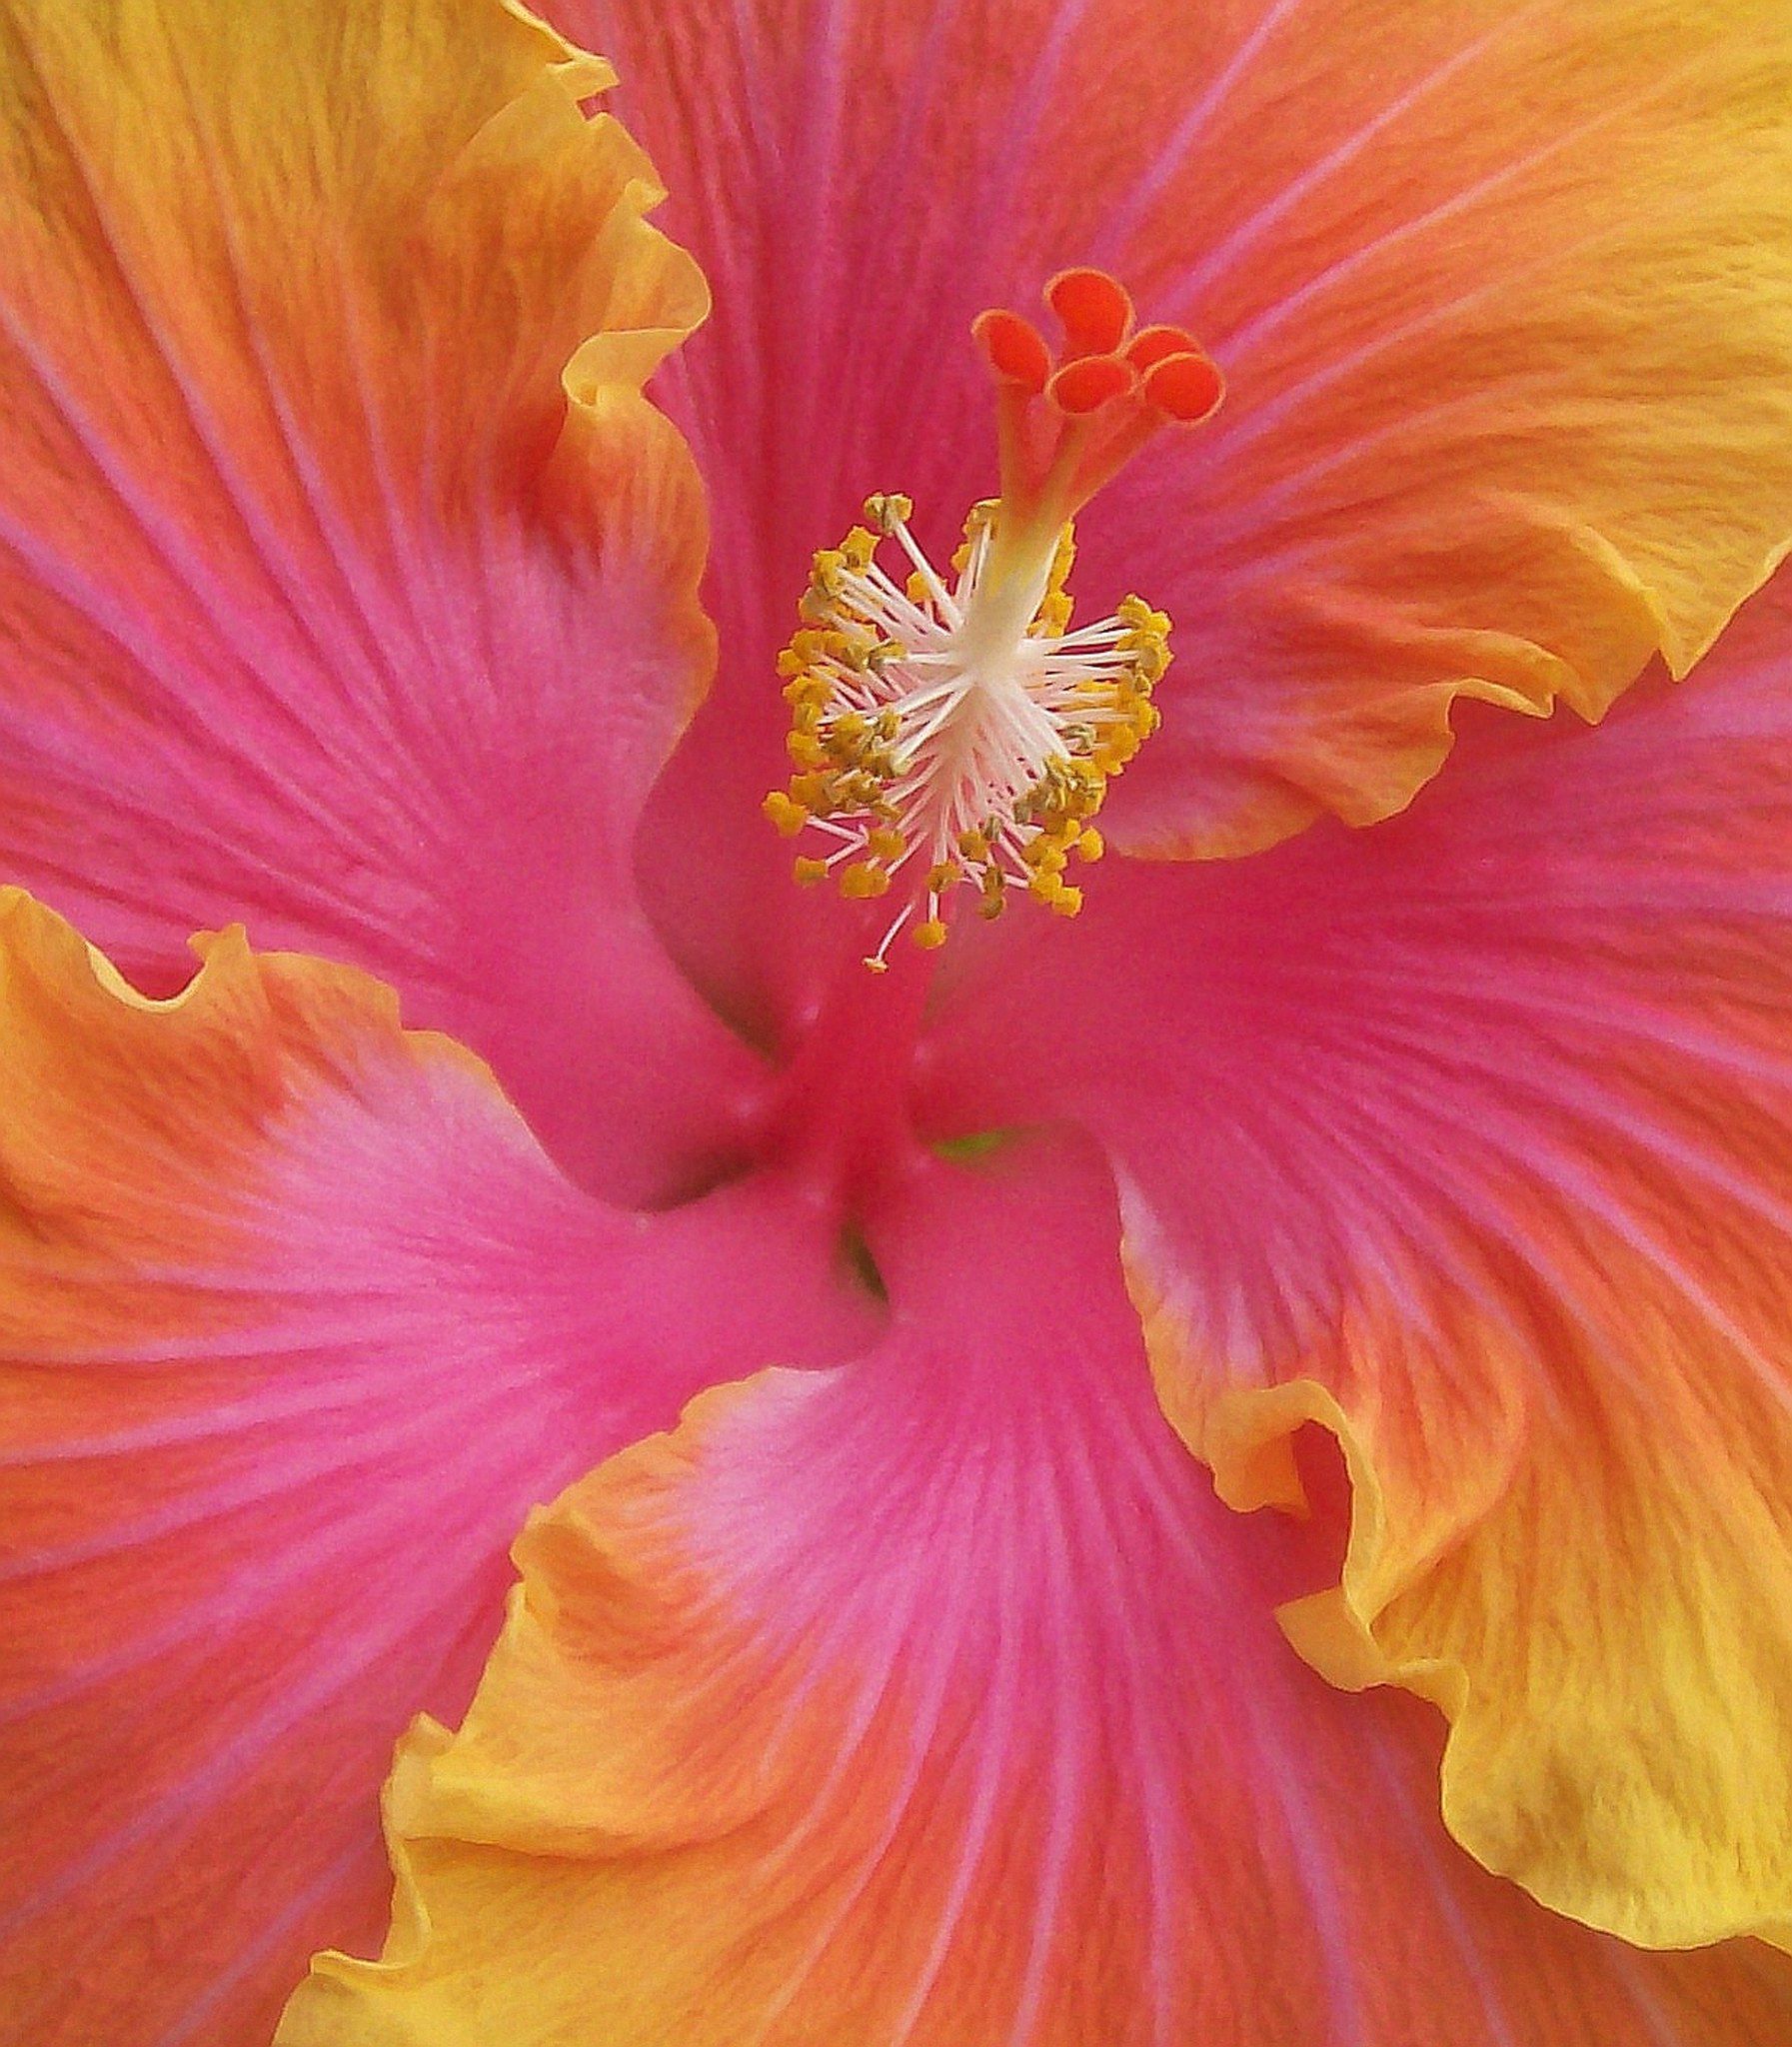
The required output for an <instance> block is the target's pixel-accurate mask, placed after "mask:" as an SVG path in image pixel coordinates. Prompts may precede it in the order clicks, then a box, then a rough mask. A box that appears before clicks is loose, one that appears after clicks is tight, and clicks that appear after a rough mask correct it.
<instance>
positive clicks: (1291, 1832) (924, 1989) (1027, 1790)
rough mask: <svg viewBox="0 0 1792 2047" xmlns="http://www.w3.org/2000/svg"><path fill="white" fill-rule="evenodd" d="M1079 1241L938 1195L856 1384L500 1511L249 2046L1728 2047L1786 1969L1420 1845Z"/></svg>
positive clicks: (1100, 1231)
mask: <svg viewBox="0 0 1792 2047" xmlns="http://www.w3.org/2000/svg"><path fill="white" fill-rule="evenodd" d="M1115 1220H1116V1218H1115V1211H1114V1205H1113V1195H1112V1190H1111V1187H1110V1185H1109V1184H1108V1182H1107V1181H1106V1180H1105V1178H1104V1176H1103V1175H1101V1174H1100V1173H1099V1172H1098V1171H1090V1170H1087V1169H1086V1168H1085V1167H1084V1166H1083V1165H1082V1164H1080V1163H1074V1162H1072V1161H1070V1160H1068V1159H1066V1158H1063V1157H1058V1156H1055V1155H1051V1154H1046V1153H1043V1152H1039V1151H1034V1152H1033V1153H1031V1154H1030V1155H1027V1156H1025V1157H1024V1158H1023V1159H1021V1158H1015V1157H1012V1156H1011V1157H1010V1159H1009V1160H1008V1161H1007V1165H1006V1167H1005V1168H1004V1169H1001V1170H996V1171H991V1172H987V1173H977V1174H975V1175H966V1174H956V1173H946V1172H940V1173H938V1174H936V1175H935V1176H934V1178H933V1181H932V1183H931V1184H922V1185H917V1186H913V1187H911V1188H910V1189H909V1191H908V1193H907V1194H906V1195H905V1196H904V1198H903V1201H902V1203H901V1205H900V1208H899V1211H898V1212H897V1213H896V1214H893V1215H887V1216H886V1217H885V1219H884V1224H883V1226H882V1227H881V1228H880V1229H878V1230H876V1231H874V1240H875V1243H876V1247H877V1248H878V1250H879V1252H880V1255H881V1256H882V1257H883V1259H884V1261H885V1270H886V1274H887V1277H888V1279H889V1282H890V1286H891V1295H892V1308H893V1322H892V1329H891V1334H890V1336H889V1339H888V1341H887V1342H886V1344H885V1345H884V1346H883V1347H882V1348H881V1349H880V1350H879V1351H877V1352H875V1353H873V1354H872V1355H870V1356H869V1357H868V1358H867V1359H866V1360H864V1361H863V1362H861V1363H859V1364H856V1365H852V1366H849V1367H846V1368H845V1369H843V1370H842V1371H841V1372H838V1373H831V1374H814V1375H809V1376H798V1375H794V1374H789V1373H772V1374H769V1375H765V1376H762V1377H759V1378H756V1379H752V1380H749V1381H747V1382H746V1383H744V1384H741V1385H738V1386H733V1387H729V1388H725V1389H721V1390H719V1391H716V1392H713V1393H710V1394H707V1395H705V1396H704V1397H703V1398H702V1399H701V1400H700V1401H699V1402H697V1403H696V1404H695V1405H694V1406H693V1407H692V1408H691V1409H690V1410H689V1411H688V1412H687V1414H686V1417H685V1419H684V1421H683V1423H682V1424H681V1426H680V1427H679V1429H678V1430H677V1431H676V1432H675V1433H673V1434H671V1435H667V1436H662V1437H658V1438H655V1439H654V1440H652V1441H649V1442H646V1443H643V1444H641V1445H638V1446H637V1447H636V1448H634V1449H631V1450H629V1451H626V1452H624V1453H623V1454H622V1455H621V1456H619V1457H618V1458H616V1459H615V1460H614V1461H613V1462H612V1463H611V1464H609V1465H608V1466H606V1467H605V1468H604V1469H602V1470H600V1471H598V1472H597V1473H595V1474H594V1475H593V1476H592V1477H591V1478H589V1479H587V1480H585V1481H583V1482H582V1483H580V1484H579V1485H577V1486H575V1487H574V1488H573V1489H572V1490H571V1491H570V1492H569V1493H568V1494H567V1495H566V1496H565V1497H564V1498H563V1499H562V1500H561V1501H559V1502H558V1503H557V1504H556V1505H555V1506H554V1507H553V1508H552V1509H550V1510H549V1511H547V1512H546V1513H544V1514H542V1515H541V1516H539V1517H538V1518H537V1519H536V1520H535V1521H534V1522H533V1523H532V1525H531V1526H530V1528H529V1530H528V1531H527V1532H526V1534H525V1535H524V1536H523V1538H522V1540H521V1542H520V1544H519V1546H518V1551H517V1555H518V1560H519V1563H520V1565H521V1568H522V1572H523V1583H522V1585H521V1587H520V1588H519V1590H518V1591H517V1593H516V1595H515V1596H514V1599H513V1603H512V1609H511V1615H510V1621H509V1625H508V1627H507V1630H506V1633H505V1636H504V1638H503V1641H502V1642H501V1644H500V1646H499V1649H498V1650H497V1652H496V1654H495V1656H494V1659H493V1662H492V1665H491V1667H490V1669H489V1670H488V1672H487V1675H486V1678H485V1680H484V1682H483V1684H482V1686H481V1689H480V1692H479V1695H478V1697H477V1699H476V1701H475V1703H474V1705H473V1707H472V1710H471V1712H470V1714H469V1716H468V1719H467V1721H466V1723H465V1725H464V1726H463V1728H462V1730H461V1732H460V1733H459V1734H458V1735H452V1736H451V1735H450V1734H449V1733H447V1732H446V1731H445V1729H444V1728H442V1727H441V1726H439V1725H437V1724H435V1723H432V1722H427V1721H426V1722H424V1723H422V1724H421V1725H420V1726H419V1727H418V1728H417V1729H416V1730H415V1731H414V1733H413V1734H412V1736H411V1737H410V1739H409V1741H408V1742H407V1744H406V1745H405V1748H404V1750H403V1751H402V1753H401V1757H400V1760H399V1764H398V1768H397V1771H396V1773H395V1775H394V1777H393V1780H392V1783H391V1786H390V1788H389V1792H388V1802H387V1810H388V1821H389V1826H390V1830H391V1837H392V1842H393V1850H394V1856H395V1861H396V1863H397V1867H398V1871H399V1892H398V1902H397V1908H396V1920H395V1925H394V1929H393V1932H392V1935H391V1937H390V1939H389V1941H388V1943H387V1948H386V1952H385V1956H384V1958H383V1959H382V1960H381V1961H379V1962H377V1963H370V1962H356V1961H351V1960H349V1959H347V1958H346V1957H344V1956H341V1955H333V1956H326V1957H323V1958H321V1959H320V1960H319V1962H318V1963H317V1964H316V1965H315V1970H314V1974H313V1977H312V1979H311V1981H310V1982H309V1983H308V1984H307V1986H306V1987H305V1988H304V1989H303V1990H302V1991H301V1992H300V1993H299V1994H298V1995H297V1997H296V1998H295V2000H294V2002H293V2004H292V2005H291V2007H290V2008H289V2010H288V2013H287V2016H286V2018H285V2021H284V2022H283V2025H282V2028H281V2031H280V2034H279V2047H399V2043H401V2042H402V2043H404V2047H473V2043H475V2042H488V2041H492V2040H496V2039H503V2040H506V2041H509V2042H514V2043H516V2047H547V2043H550V2042H572V2041H579V2042H585V2041H590V2042H593V2043H596V2042H599V2041H601V2042H603V2043H604V2047H665V2043H666V2042H668V2041H675V2040H676V2041H677V2042H679V2043H680V2047H746V2043H748V2042H752V2043H755V2047H798V2043H808V2047H817V2043H823V2042H825V2043H828V2047H835V2043H845V2042H848V2041H852V2042H867V2043H870V2042H878V2043H881V2047H895V2043H901V2047H966V2043H967V2042H972V2041H975V2042H993V2041H1005V2042H1009V2043H1011V2047H1047V2043H1049V2047H1078V2043H1087V2042H1089V2041H1094V2040H1099V2041H1101V2042H1103V2043H1104V2047H1106V2043H1111V2047H1145V2043H1151V2047H1174V2043H1181V2042H1187V2041H1193V2040H1198V2041H1201V2042H1202V2043H1204V2047H1265V2043H1269V2042H1273V2043H1275V2047H1321V2043H1329V2042H1335V2041H1337V2040H1340V2039H1355V2040H1362V2041H1365V2042H1366V2041H1373V2042H1374V2043H1376V2047H1437V2043H1438V2042H1439V2041H1442V2040H1446V2039H1447V2040H1449V2041H1451V2042H1452V2043H1456V2047H1496V2043H1498V2047H1605V2043H1608V2042H1609V2041H1610V2040H1611V2039H1612V2038H1613V2037H1614V2035H1613V2032H1612V2027H1613V2024H1614V2022H1615V2023H1619V2024H1622V2023H1624V2022H1626V2021H1627V2020H1628V2021H1631V2022H1633V2031H1634V2035H1635V2037H1637V2038H1645V2037H1646V2038H1650V2039H1653V2040H1656V2041H1659V2042H1662V2043H1664V2047H1665V2043H1680V2047H1693V2043H1702V2047H1719V2043H1722V2047H1744V2043H1748V2047H1769V2043H1771V2042H1773V2041H1775V2040H1776V2039H1777V2038H1778V2037H1779V2036H1780V2034H1781V2032H1782V2031H1783V2028H1784V2027H1785V2025H1786V2023H1787V2021H1788V2019H1789V2018H1792V1970H1788V1968H1787V1967H1786V1966H1785V1965H1783V1964H1777V1965H1776V1962H1775V1961H1774V1959H1772V1958H1770V1957H1768V1956H1767V1955H1766V1954H1765V1951H1763V1950H1759V1949H1753V1948H1749V1947H1746V1946H1745V1947H1740V1948H1737V1949H1735V1950H1731V1951H1728V1952H1725V1953H1722V1954H1717V1955H1710V1956H1686V1957H1668V1958H1656V1957H1645V1956H1640V1955H1637V1954H1635V1953H1633V1952H1631V1951H1628V1950H1626V1949H1624V1948H1623V1947H1622V1946H1621V1945H1620V1944H1618V1943H1616V1942H1612V1941H1609V1940H1607V1939H1605V1938H1604V1937H1602V1936H1597V1935H1593V1934H1590V1933H1588V1932H1586V1931H1585V1930H1584V1929H1582V1928H1578V1927H1575V1926H1572V1925H1570V1924H1568V1923H1566V1922H1563V1921H1557V1920H1552V1919H1551V1918H1550V1917H1549V1916H1548V1915H1547V1914H1545V1913H1543V1912H1542V1911H1541V1910H1539V1909H1538V1908H1537V1907H1535V1906H1534V1905H1532V1904H1531V1903H1530V1901H1529V1900H1527V1899H1525V1898H1524V1897H1523V1895H1522V1894H1521V1893H1520V1892H1518V1891H1516V1890H1515V1889H1513V1888H1512V1887H1510V1886H1507V1885H1503V1884H1501V1883H1499V1882H1497V1881H1496V1880H1494V1879H1492V1878H1490V1877H1488V1876H1486V1875H1485V1874H1484V1872H1482V1871H1480V1870H1478V1869H1476V1868H1475V1867H1474V1865H1473V1864H1472V1863H1471V1862H1469V1861H1468V1859H1467V1858H1466V1857H1462V1856H1459V1855H1456V1854H1454V1853H1453V1852H1452V1851H1451V1850H1450V1848H1449V1846H1448V1844H1447V1842H1446V1841H1445V1840H1444V1837H1443V1835H1442V1832H1441V1829H1440V1827H1439V1825H1438V1822H1437V1819H1436V1816H1435V1812H1434V1810H1433V1808H1432V1803H1431V1800H1430V1799H1429V1797H1428V1795H1427V1794H1428V1789H1429V1777H1430V1771H1431V1768H1432V1766H1433V1763H1432V1752H1433V1746H1434V1745H1433V1743H1432V1741H1431V1739H1430V1737H1429V1733H1428V1730H1427V1728H1426V1726H1425V1724H1424V1716H1423V1714H1422V1710H1421V1709H1418V1708H1416V1707H1415V1706H1413V1705H1412V1704H1411V1703H1410V1702H1406V1701H1401V1700H1398V1699H1394V1698H1389V1699H1380V1700H1365V1699H1351V1698H1345V1697H1343V1696H1341V1695H1339V1694H1337V1693H1334V1692H1330V1691H1328V1690H1327V1689H1326V1688H1325V1687H1324V1686H1323V1685H1321V1684H1320V1683H1319V1682H1318V1681H1317V1680H1316V1679H1315V1678H1313V1677H1312V1675H1311V1673H1309V1672H1307V1671H1306V1670H1304V1669H1303V1668H1302V1667H1301V1665H1300V1664H1299V1663H1298V1661H1297V1660H1296V1659H1295V1658H1294V1657H1292V1656H1291V1655H1289V1654H1288V1653H1287V1651H1286V1646H1285V1644H1284V1643H1282V1642H1281V1640H1280V1638H1279V1636H1278V1635H1277V1633H1276V1631H1275V1629H1274V1627H1273V1624H1272V1622H1271V1621H1270V1619H1269V1612H1268V1602H1269V1600H1270V1599H1272V1598H1273V1597H1274V1596H1276V1593H1277V1590H1278V1588H1279V1589H1285V1588H1286V1586H1287V1585H1288V1584H1289V1583H1291V1582H1293V1581H1296V1580H1298V1579H1299V1578H1300V1577H1301V1576H1303V1575H1305V1574H1308V1573H1310V1572H1311V1571H1312V1570H1313V1569H1314V1568H1315V1567H1316V1564H1315V1560H1314V1558H1313V1557H1312V1556H1311V1555H1310V1554H1307V1553H1306V1550H1305V1547H1304V1544H1303V1541H1302V1538H1301V1536H1300V1534H1299V1531H1296V1530H1293V1529H1291V1528H1290V1527H1289V1526H1288V1525H1287V1524H1286V1523H1282V1524H1279V1525H1278V1524H1276V1523H1275V1522H1273V1521H1270V1522H1269V1523H1268V1524H1266V1525H1265V1524H1264V1522H1263V1521H1261V1520H1259V1521H1256V1522H1252V1521H1248V1520H1246V1519H1244V1518H1242V1517H1238V1516H1233V1515H1229V1514H1227V1513H1226V1512H1225V1511H1224V1509H1222V1508H1221V1507H1220V1506H1219V1505H1218V1503H1217V1502H1216V1501H1215V1500H1214V1499H1213V1498H1212V1496H1211V1494H1210V1492H1209V1491H1208V1489H1207V1487H1206V1485H1205V1483H1204V1482H1203V1480H1202V1477H1201V1474H1200V1473H1199V1472H1198V1471H1197V1470H1196V1469H1195V1468H1194V1467H1193V1466H1192V1465H1191V1463H1190V1462H1189V1460H1188V1459H1187V1457H1186V1455H1185V1453H1184V1451H1183V1450H1182V1447H1181V1445H1180V1444H1179V1443H1178V1442H1177V1441H1176V1440H1175V1438H1174V1436H1173V1435H1172V1434H1171V1433H1170V1431H1169V1430H1168V1428H1167V1427H1166V1426H1165V1425H1164V1422H1163V1419H1162V1416H1161V1414H1160V1413H1159V1412H1158V1410H1157V1407H1156V1405H1155V1402H1154V1400H1153V1398H1152V1395H1151V1388H1150V1383H1149V1378H1148V1375H1147V1370H1146V1365H1145V1360H1144V1356H1143V1352H1142V1347H1141V1343H1140V1336H1139V1329H1138V1323H1137V1318H1136V1316H1135V1314H1134V1313H1133V1311H1132V1308H1131V1306H1130V1303H1129V1302H1128V1300H1127V1298H1126V1296H1125V1293H1124V1291H1123V1289H1122V1286H1121V1281H1120V1272H1119V1266H1118V1261H1117V1257H1116V1254H1115V1248H1114V1245H1115ZM997 1247H998V1248H997ZM1421 1958H1422V1959H1421Z"/></svg>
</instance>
